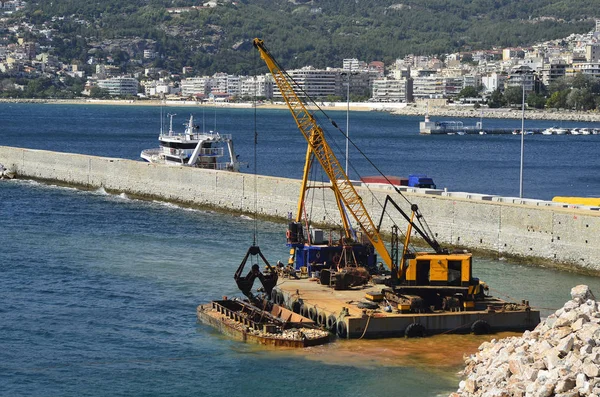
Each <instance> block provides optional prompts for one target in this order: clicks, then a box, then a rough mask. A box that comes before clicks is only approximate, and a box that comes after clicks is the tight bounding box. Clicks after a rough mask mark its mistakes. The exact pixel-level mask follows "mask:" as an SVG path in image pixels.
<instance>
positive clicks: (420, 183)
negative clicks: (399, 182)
mask: <svg viewBox="0 0 600 397" xmlns="http://www.w3.org/2000/svg"><path fill="white" fill-rule="evenodd" d="M408 186H412V187H421V188H426V189H435V183H433V179H431V178H430V177H428V176H427V175H425V174H410V175H409V176H408Z"/></svg>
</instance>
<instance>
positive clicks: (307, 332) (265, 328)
mask: <svg viewBox="0 0 600 397" xmlns="http://www.w3.org/2000/svg"><path fill="white" fill-rule="evenodd" d="M270 306H271V310H267V309H266V308H265V309H263V308H259V307H257V306H255V305H253V304H251V303H248V302H244V301H241V300H239V299H223V300H215V301H212V302H211V303H208V304H204V305H199V306H198V307H197V309H196V313H197V316H198V320H200V321H201V322H202V323H204V324H207V325H210V326H212V327H214V328H216V329H217V330H218V331H220V332H221V333H223V334H225V335H227V336H230V337H232V338H234V339H238V340H241V341H243V342H248V343H257V344H260V345H265V346H274V347H309V346H317V345H322V344H325V343H328V342H329V332H327V331H325V330H323V329H320V328H319V327H317V326H316V324H315V322H314V321H312V320H310V319H308V318H306V317H304V316H301V315H300V314H297V313H294V312H292V311H290V310H288V309H286V308H284V307H281V306H279V305H270Z"/></svg>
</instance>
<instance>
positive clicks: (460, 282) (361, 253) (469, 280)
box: [254, 39, 486, 312]
mask: <svg viewBox="0 0 600 397" xmlns="http://www.w3.org/2000/svg"><path fill="white" fill-rule="evenodd" d="M254 46H255V47H256V49H257V50H258V51H259V53H260V56H261V58H262V59H263V60H264V61H265V63H266V65H267V67H268V68H269V70H270V72H271V74H272V75H273V78H274V80H275V83H276V84H277V86H278V88H279V90H280V92H281V95H282V97H283V99H284V100H285V102H286V104H287V106H288V108H289V110H290V112H291V114H292V116H293V117H294V120H295V121H296V124H297V126H298V129H299V130H300V132H301V133H302V135H303V136H304V138H305V139H306V141H307V142H308V147H307V151H306V157H305V165H304V174H303V179H302V187H301V190H300V195H299V198H298V206H297V212H296V216H295V219H294V220H293V222H290V224H289V227H288V230H287V245H288V246H289V247H290V259H289V263H290V264H294V263H295V267H296V269H297V270H300V269H310V270H311V271H319V272H320V281H321V283H322V284H326V283H329V285H331V286H333V287H335V288H337V289H344V288H348V287H352V286H354V285H357V284H358V283H361V282H362V281H363V280H364V279H365V270H364V269H366V271H367V275H368V273H371V274H373V273H376V272H377V271H378V270H379V269H378V266H377V258H376V254H378V255H379V257H380V259H381V261H382V262H383V263H384V264H385V265H386V266H387V268H388V269H389V271H390V277H388V278H387V279H386V280H385V283H386V285H387V287H386V288H385V289H384V293H385V298H386V299H388V301H390V302H395V304H396V305H397V307H398V309H399V310H400V311H401V312H425V311H428V310H456V309H458V308H460V309H461V310H468V309H470V308H474V307H475V301H476V300H483V299H484V290H485V288H486V287H485V284H483V283H481V282H480V281H479V279H477V278H474V277H473V276H472V255H471V254H470V253H466V252H463V251H460V252H449V251H448V250H446V249H443V248H442V247H441V246H440V245H439V243H438V242H437V241H436V240H435V238H433V237H432V234H431V232H430V231H429V229H428V227H427V225H426V223H425V221H424V219H423V216H422V215H421V213H420V212H419V209H418V207H417V206H416V205H415V204H411V206H410V208H411V209H410V212H411V213H410V215H408V214H407V213H406V212H405V211H404V210H402V208H401V207H400V206H399V205H398V204H397V203H396V202H395V201H394V200H393V199H392V198H391V197H390V196H389V195H388V196H387V198H386V201H385V205H384V208H383V212H382V215H381V220H380V222H379V225H377V226H376V225H375V223H374V222H373V219H372V218H371V217H370V215H369V213H368V212H367V210H366V208H365V205H364V203H363V201H362V198H361V197H360V195H359V194H358V193H357V191H356V189H355V187H354V185H353V184H352V182H351V181H350V179H349V178H348V176H347V174H346V172H345V171H344V169H343V168H342V166H341V165H340V162H339V161H338V159H337V157H336V156H335V154H334V152H333V150H332V149H331V147H330V146H329V143H328V142H327V140H326V138H325V134H324V131H323V129H322V128H321V127H320V126H319V124H318V123H317V121H316V119H315V117H314V116H313V115H312V114H311V113H310V112H309V111H308V110H307V108H306V106H305V104H304V102H303V100H302V99H301V98H300V97H299V96H298V94H297V92H296V90H295V89H294V87H293V85H292V84H293V83H295V82H294V81H293V79H292V78H291V77H290V76H289V75H288V74H287V72H286V71H285V70H284V69H283V68H282V67H281V66H279V64H278V63H277V62H276V61H275V59H274V58H273V57H272V55H271V54H270V53H269V51H268V50H267V49H266V47H265V45H264V42H263V41H262V40H260V39H254ZM306 98H308V95H306ZM308 99H310V98H308ZM332 124H333V126H334V127H336V128H337V125H336V124H335V122H333V121H332ZM338 129H339V128H338ZM313 159H316V160H317V161H318V162H319V164H320V165H321V167H322V168H323V171H324V172H325V174H327V177H328V179H329V181H330V186H329V187H330V188H331V190H332V191H333V194H334V197H335V201H336V203H337V207H338V211H339V215H340V218H341V223H342V226H343V227H342V229H343V230H342V233H341V235H340V236H339V238H337V237H338V236H336V237H335V238H334V237H333V236H331V235H330V236H329V237H325V236H324V234H323V232H322V231H321V230H318V229H312V230H311V227H310V225H309V224H308V223H307V222H305V223H303V221H302V215H303V214H304V213H305V200H306V197H307V191H308V189H309V188H310V187H309V171H310V169H311V164H312V163H313ZM384 178H385V177H384ZM392 186H393V185H392ZM393 187H394V189H395V190H396V192H397V193H398V194H400V195H401V196H402V197H404V196H403V195H402V192H401V191H400V190H399V189H398V188H397V187H395V186H393ZM404 198H405V197H404ZM405 199H406V198H405ZM407 201H408V200H407ZM388 205H391V206H392V207H393V208H394V209H396V210H397V211H398V212H399V213H400V214H401V215H402V216H403V217H404V219H405V220H406V221H407V222H408V229H407V231H406V234H405V239H404V242H403V244H402V246H400V238H399V235H398V227H396V226H394V227H393V228H392V241H391V249H390V250H389V251H388V249H387V247H386V245H385V243H384V241H383V239H382V237H381V234H380V226H381V222H382V220H383V216H384V214H386V210H387V206H388ZM353 223H354V224H355V225H357V226H358V228H359V229H360V230H359V231H355V230H354V229H353V228H352V226H351V225H352V224H353ZM413 231H414V232H415V233H416V234H418V235H419V236H420V237H421V238H422V239H423V240H424V241H425V242H427V244H428V245H429V246H430V247H431V248H432V249H433V252H413V251H412V250H410V249H409V242H410V236H411V235H412V233H413ZM366 278H367V279H368V277H366Z"/></svg>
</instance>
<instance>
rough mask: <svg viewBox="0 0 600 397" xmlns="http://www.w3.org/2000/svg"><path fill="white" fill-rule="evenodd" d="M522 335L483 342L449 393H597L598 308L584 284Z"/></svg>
mask: <svg viewBox="0 0 600 397" xmlns="http://www.w3.org/2000/svg"><path fill="white" fill-rule="evenodd" d="M571 298H572V299H571V300H570V301H568V302H567V303H565V304H564V306H563V307H562V308H561V309H559V310H557V311H556V312H555V313H554V314H552V315H550V316H548V318H547V319H546V320H544V321H542V322H541V323H540V324H539V325H538V326H537V327H536V328H535V329H534V330H533V331H526V332H525V333H524V334H523V336H521V337H511V338H506V339H501V340H498V341H496V340H492V341H491V342H486V343H483V344H482V345H481V346H480V347H479V352H478V353H476V354H474V355H472V356H470V357H469V358H467V359H466V360H465V361H466V368H465V370H464V371H463V375H464V377H465V379H464V380H463V381H461V382H460V386H459V389H458V391H457V392H455V393H452V394H451V395H450V396H451V397H466V396H473V397H474V396H485V397H509V396H510V397H512V396H522V397H530V396H531V397H544V396H556V397H567V396H568V397H578V396H600V310H599V304H598V302H596V300H595V297H594V294H593V293H592V292H591V291H590V289H589V288H588V286H586V285H579V286H577V287H574V288H573V289H572V290H571Z"/></svg>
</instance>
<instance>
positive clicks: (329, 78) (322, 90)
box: [273, 66, 340, 99]
mask: <svg viewBox="0 0 600 397" xmlns="http://www.w3.org/2000/svg"><path fill="white" fill-rule="evenodd" d="M288 74H289V75H290V76H291V77H292V78H293V79H294V81H296V83H298V85H299V86H300V88H301V89H302V90H303V91H304V92H306V93H307V94H308V96H309V97H311V98H313V99H319V98H321V99H324V98H326V97H328V96H335V95H336V92H338V91H337V90H336V81H337V80H339V75H340V72H339V71H337V70H322V69H315V68H313V67H312V66H306V67H303V68H302V69H296V70H290V71H288ZM273 97H274V98H279V99H280V98H282V96H281V92H280V91H279V88H278V87H277V86H274V87H273Z"/></svg>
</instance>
